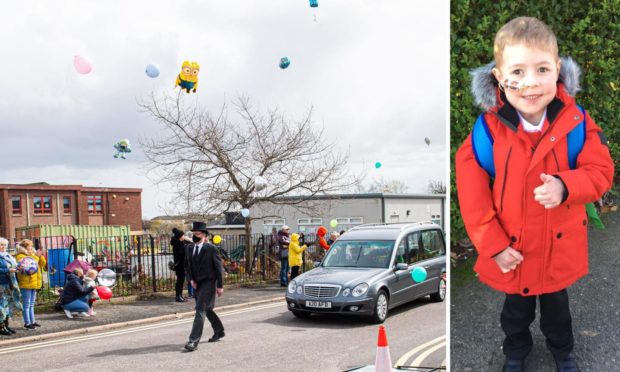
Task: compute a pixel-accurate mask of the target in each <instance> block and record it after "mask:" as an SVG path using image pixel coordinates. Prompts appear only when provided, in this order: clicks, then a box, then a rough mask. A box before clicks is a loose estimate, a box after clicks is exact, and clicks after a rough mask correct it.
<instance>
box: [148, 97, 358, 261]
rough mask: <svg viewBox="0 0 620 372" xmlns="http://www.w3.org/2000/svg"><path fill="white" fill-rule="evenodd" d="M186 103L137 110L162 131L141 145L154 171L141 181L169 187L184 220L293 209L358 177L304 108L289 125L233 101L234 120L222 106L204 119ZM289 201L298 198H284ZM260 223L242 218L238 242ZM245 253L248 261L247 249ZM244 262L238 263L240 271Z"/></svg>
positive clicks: (164, 101) (160, 101)
mask: <svg viewBox="0 0 620 372" xmlns="http://www.w3.org/2000/svg"><path fill="white" fill-rule="evenodd" d="M186 99H187V98H186V96H185V95H184V94H182V93H179V94H178V95H176V97H175V96H170V95H164V96H162V97H159V98H158V97H156V96H155V95H151V96H150V97H148V98H147V99H145V100H143V101H142V102H140V103H139V105H140V107H141V108H142V109H143V110H144V111H145V112H146V113H148V114H149V115H151V116H152V117H153V118H154V119H155V120H156V121H158V122H159V123H161V124H162V125H163V126H164V128H165V129H166V130H165V131H164V132H163V135H160V136H153V137H151V138H147V139H143V140H142V141H141V145H142V146H143V149H144V152H145V154H146V157H147V159H148V160H149V162H150V163H149V171H154V172H153V173H151V172H149V174H150V175H153V174H156V175H157V176H156V179H157V181H159V182H169V183H171V184H172V185H174V187H176V190H175V191H176V194H177V195H178V196H179V198H180V200H182V201H184V202H182V203H179V206H183V207H184V208H185V207H186V208H187V211H186V213H189V212H190V211H189V210H190V209H193V211H194V212H196V211H199V212H200V213H201V214H205V215H206V214H218V213H222V212H224V211H231V210H240V209H244V208H246V209H250V208H251V207H252V206H253V205H255V204H257V203H272V204H288V205H292V204H301V203H304V201H307V200H308V199H310V198H312V197H313V196H315V195H317V194H332V193H338V192H341V191H343V190H347V189H350V188H351V187H352V186H353V185H355V184H356V183H358V182H359V179H360V177H359V176H354V175H351V174H350V173H349V170H348V167H347V163H348V153H341V152H340V151H337V150H335V146H334V145H335V144H334V143H332V142H330V141H327V140H326V138H325V135H324V131H323V129H317V128H315V127H314V126H313V124H312V112H313V109H312V107H311V108H309V109H308V110H307V112H305V113H304V114H303V115H302V117H301V118H300V119H299V120H290V119H288V118H286V117H285V116H284V115H283V114H282V113H281V112H280V111H278V110H277V109H274V110H268V111H267V112H266V113H263V112H261V111H260V110H258V109H256V108H255V107H253V106H252V104H251V103H250V99H249V98H248V97H245V96H240V97H238V98H236V99H235V100H234V101H233V107H234V110H233V114H236V116H235V118H234V119H231V118H229V114H230V110H229V109H228V107H227V105H226V104H224V106H223V107H222V109H221V110H220V111H219V113H217V115H215V116H212V115H211V113H209V112H208V111H207V110H204V109H202V108H200V107H199V106H198V104H197V103H196V102H195V101H194V102H193V103H190V102H187V101H186ZM259 180H260V182H259ZM265 181H266V183H265ZM293 195H295V196H302V197H301V198H287V196H293ZM304 207H305V208H307V203H304ZM264 217H268V216H250V217H249V218H246V220H245V235H246V242H248V243H249V242H250V233H251V231H250V223H251V220H252V219H256V218H264ZM248 248H249V249H248V254H249V257H253V254H254V252H253V250H254V247H251V244H248ZM250 261H251V259H246V265H247V268H246V269H247V270H248V272H250V271H251V270H252V268H251V267H250V265H251V263H250Z"/></svg>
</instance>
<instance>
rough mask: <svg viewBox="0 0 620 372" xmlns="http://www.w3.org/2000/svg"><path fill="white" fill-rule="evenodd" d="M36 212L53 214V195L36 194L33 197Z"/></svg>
mask: <svg viewBox="0 0 620 372" xmlns="http://www.w3.org/2000/svg"><path fill="white" fill-rule="evenodd" d="M32 204H33V206H34V214H52V197H51V196H35V197H33V198H32Z"/></svg>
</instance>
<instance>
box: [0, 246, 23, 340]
mask: <svg viewBox="0 0 620 372" xmlns="http://www.w3.org/2000/svg"><path fill="white" fill-rule="evenodd" d="M8 247H9V241H8V240H6V239H5V238H0V335H4V336H10V335H12V334H14V333H15V331H14V330H13V329H12V328H10V327H9V318H10V317H11V315H12V314H13V312H14V311H22V302H21V301H22V296H21V293H20V291H19V285H18V284H17V278H16V276H15V272H16V271H17V261H15V258H13V256H11V254H10V253H9V252H7V248H8Z"/></svg>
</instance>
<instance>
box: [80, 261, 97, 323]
mask: <svg viewBox="0 0 620 372" xmlns="http://www.w3.org/2000/svg"><path fill="white" fill-rule="evenodd" d="M97 274H98V272H97V270H95V269H90V270H88V271H87V272H86V275H85V276H84V289H86V288H90V287H95V289H93V291H92V292H90V294H89V295H88V315H90V316H94V315H96V313H95V310H94V304H95V301H97V300H99V299H100V298H99V293H97Z"/></svg>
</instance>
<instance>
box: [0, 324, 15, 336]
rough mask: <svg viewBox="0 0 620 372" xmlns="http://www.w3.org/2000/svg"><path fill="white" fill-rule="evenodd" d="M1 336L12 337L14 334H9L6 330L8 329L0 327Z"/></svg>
mask: <svg viewBox="0 0 620 372" xmlns="http://www.w3.org/2000/svg"><path fill="white" fill-rule="evenodd" d="M0 335H3V336H10V335H12V333H11V332H9V330H8V329H6V327H4V326H2V327H0Z"/></svg>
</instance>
